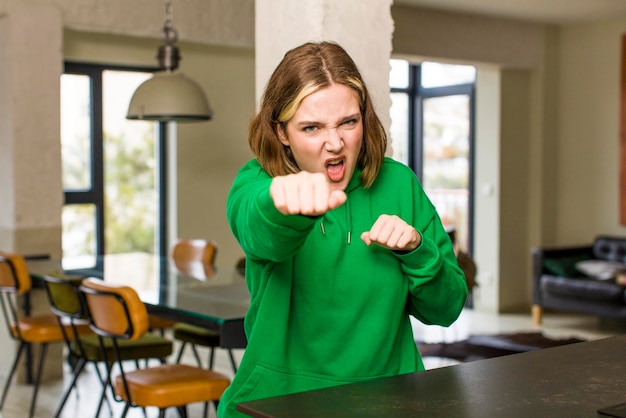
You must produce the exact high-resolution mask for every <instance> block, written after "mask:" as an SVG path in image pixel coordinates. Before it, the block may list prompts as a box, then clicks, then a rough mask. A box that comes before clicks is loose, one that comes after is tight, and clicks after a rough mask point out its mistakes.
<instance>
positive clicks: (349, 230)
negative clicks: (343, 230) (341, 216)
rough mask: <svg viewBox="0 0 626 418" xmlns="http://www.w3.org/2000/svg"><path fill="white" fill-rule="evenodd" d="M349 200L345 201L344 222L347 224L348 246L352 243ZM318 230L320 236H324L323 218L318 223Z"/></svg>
mask: <svg viewBox="0 0 626 418" xmlns="http://www.w3.org/2000/svg"><path fill="white" fill-rule="evenodd" d="M350 212H351V211H350V199H348V200H347V201H346V220H347V222H348V245H350V244H351V243H352V215H351V214H350ZM320 229H321V231H322V235H326V229H325V228H324V218H322V220H321V221H320Z"/></svg>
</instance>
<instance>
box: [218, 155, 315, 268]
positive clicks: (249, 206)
mask: <svg viewBox="0 0 626 418" xmlns="http://www.w3.org/2000/svg"><path fill="white" fill-rule="evenodd" d="M271 183H272V178H271V177H270V176H269V175H268V174H267V173H266V172H265V170H263V169H262V167H261V166H260V164H259V163H258V161H257V160H251V161H250V162H248V163H247V164H246V165H244V166H243V167H242V168H241V170H239V173H238V174H237V177H236V178H235V181H234V182H233V185H232V187H231V190H230V192H229V194H228V200H227V202H226V216H227V218H228V223H229V224H230V228H231V230H232V231H233V234H234V235H235V238H236V239H237V241H238V242H239V245H241V247H242V248H243V250H244V251H245V253H246V254H247V256H249V257H253V258H258V259H262V260H268V261H276V262H280V261H283V260H286V259H288V258H290V257H291V256H293V254H295V253H296V252H297V250H298V249H299V248H300V247H301V246H302V244H303V243H304V241H305V240H306V238H307V235H308V234H309V232H310V231H311V229H312V228H313V226H314V224H315V220H316V218H314V217H307V216H302V215H283V214H282V213H280V212H279V211H278V209H276V207H275V206H274V202H273V201H272V198H271V197H270V192H269V189H270V184H271Z"/></svg>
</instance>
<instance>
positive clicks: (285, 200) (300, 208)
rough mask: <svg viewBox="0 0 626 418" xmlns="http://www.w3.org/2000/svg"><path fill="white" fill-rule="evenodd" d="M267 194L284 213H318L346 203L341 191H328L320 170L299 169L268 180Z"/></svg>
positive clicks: (310, 214)
mask: <svg viewBox="0 0 626 418" xmlns="http://www.w3.org/2000/svg"><path fill="white" fill-rule="evenodd" d="M270 196H271V197H272V200H273V201H274V205H275V206H276V209H278V210H279V211H280V212H281V213H283V214H285V215H307V216H317V215H322V214H324V213H326V212H328V211H329V210H332V209H335V208H337V207H339V206H341V205H343V204H344V203H345V202H346V199H347V196H346V193H345V192H344V191H343V190H332V189H331V187H330V184H329V182H328V180H327V179H326V176H325V175H324V174H322V173H309V172H307V171H301V172H299V173H296V174H289V175H287V176H278V177H274V178H273V179H272V184H271V186H270Z"/></svg>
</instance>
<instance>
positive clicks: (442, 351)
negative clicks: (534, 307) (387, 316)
mask: <svg viewBox="0 0 626 418" xmlns="http://www.w3.org/2000/svg"><path fill="white" fill-rule="evenodd" d="M583 341H584V340H581V339H578V338H565V339H551V338H548V337H545V336H544V335H543V334H542V333H540V332H526V333H513V334H499V335H471V336H470V337H469V338H468V339H467V340H462V341H457V342H453V343H437V344H426V343H423V342H419V341H416V343H417V346H418V348H419V351H420V353H421V354H422V357H444V358H451V359H454V360H457V361H460V362H463V363H467V362H470V361H475V360H483V359H487V358H493V357H500V356H506V355H509V354H516V353H524V352H527V351H533V350H540V349H542V348H549V347H557V346H560V345H565V344H573V343H579V342H583Z"/></svg>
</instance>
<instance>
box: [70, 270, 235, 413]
mask: <svg viewBox="0 0 626 418" xmlns="http://www.w3.org/2000/svg"><path fill="white" fill-rule="evenodd" d="M80 290H81V293H82V294H83V296H84V298H85V301H86V305H87V308H88V312H89V318H90V319H89V321H90V324H91V327H92V329H93V330H94V331H95V332H96V334H98V336H99V337H100V338H101V339H104V338H110V339H111V341H112V345H113V348H114V349H113V354H114V356H113V357H114V358H111V359H108V358H107V359H108V361H111V362H113V361H114V362H115V363H116V364H117V366H118V370H119V372H118V374H117V375H116V377H115V381H114V382H113V381H112V377H111V375H112V372H113V367H107V382H111V387H112V388H113V393H114V396H115V399H116V400H117V401H120V402H124V403H125V405H124V410H123V412H122V418H124V417H125V416H126V414H127V413H128V410H129V409H130V407H136V406H138V407H144V408H146V407H157V408H159V417H160V418H163V417H165V411H166V409H168V408H171V407H176V408H177V409H178V410H179V412H180V415H181V416H182V417H183V418H184V417H186V416H187V405H188V404H191V403H196V402H204V403H205V405H207V404H208V402H213V403H214V404H215V407H216V409H217V404H218V402H219V400H220V398H221V396H222V394H223V393H224V391H225V390H226V388H227V387H228V386H229V385H230V379H229V378H228V377H226V376H224V375H222V374H220V373H216V372H214V371H211V370H207V369H204V368H201V367H195V366H190V365H185V364H162V365H160V366H153V367H146V368H144V369H136V370H132V371H127V370H125V369H124V365H123V363H122V361H121V358H120V345H119V344H120V342H121V341H123V340H136V339H138V338H141V337H142V336H144V335H146V332H147V331H148V324H149V321H148V312H147V310H146V306H145V305H144V303H143V302H142V301H141V300H140V299H139V296H138V295H137V292H136V291H135V290H134V289H133V288H131V287H129V286H123V285H114V284H110V283H105V282H103V281H102V280H97V279H92V278H88V279H85V280H84V281H83V283H82V285H81V286H80ZM103 353H104V350H103Z"/></svg>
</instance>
